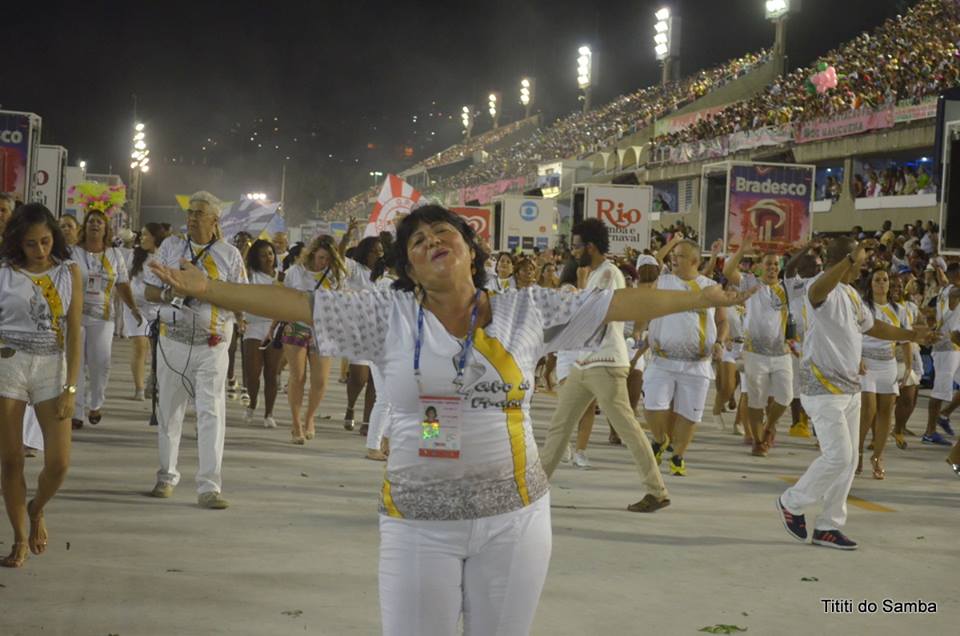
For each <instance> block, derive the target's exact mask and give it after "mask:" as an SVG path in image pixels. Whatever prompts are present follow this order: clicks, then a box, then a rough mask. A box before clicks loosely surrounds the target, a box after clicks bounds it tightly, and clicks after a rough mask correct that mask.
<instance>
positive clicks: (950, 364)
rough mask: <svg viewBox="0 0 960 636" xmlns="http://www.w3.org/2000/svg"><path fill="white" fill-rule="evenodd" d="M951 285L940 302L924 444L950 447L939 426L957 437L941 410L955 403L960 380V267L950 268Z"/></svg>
mask: <svg viewBox="0 0 960 636" xmlns="http://www.w3.org/2000/svg"><path fill="white" fill-rule="evenodd" d="M947 280H948V281H949V283H950V284H949V285H947V286H946V287H945V288H944V289H943V291H941V292H940V296H939V297H938V298H937V330H938V331H939V332H940V336H941V337H940V340H938V341H937V342H936V343H935V344H934V345H933V351H932V357H933V390H932V391H930V403H929V405H928V406H927V430H926V431H924V434H923V437H922V438H921V439H922V441H923V443H924V444H937V445H940V446H950V441H949V440H947V439H946V438H945V437H944V436H943V435H941V434H940V433H938V432H937V424H938V423H939V424H940V426H941V427H942V428H943V429H944V432H946V433H947V434H951V433H953V431H952V429H951V428H950V418H949V417H945V418H943V417H941V416H940V409H941V407H942V406H943V403H944V402H947V403H950V401H951V400H953V396H954V391H953V385H954V383H955V382H957V380H960V346H957V345H956V344H954V342H953V340H952V339H951V338H950V332H951V331H955V330H956V329H957V323H958V321H960V308H958V307H957V305H958V303H960V264H958V263H950V265H948V266H947Z"/></svg>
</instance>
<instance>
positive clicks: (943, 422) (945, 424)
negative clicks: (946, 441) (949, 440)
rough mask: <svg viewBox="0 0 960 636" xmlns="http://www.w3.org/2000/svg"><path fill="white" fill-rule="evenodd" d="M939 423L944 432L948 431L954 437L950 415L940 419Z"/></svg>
mask: <svg viewBox="0 0 960 636" xmlns="http://www.w3.org/2000/svg"><path fill="white" fill-rule="evenodd" d="M937 425H938V426H939V427H940V428H942V429H943V432H944V433H946V434H947V435H949V436H950V437H953V428H951V427H950V418H949V417H941V418H940V419H938V420H937Z"/></svg>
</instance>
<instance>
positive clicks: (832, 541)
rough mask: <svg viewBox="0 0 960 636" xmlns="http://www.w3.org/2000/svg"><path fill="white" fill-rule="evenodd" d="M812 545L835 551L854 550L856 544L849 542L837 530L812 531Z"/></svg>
mask: <svg viewBox="0 0 960 636" xmlns="http://www.w3.org/2000/svg"><path fill="white" fill-rule="evenodd" d="M813 545H822V546H824V547H825V548H836V549H837V550H856V549H857V542H856V541H851V540H850V539H848V538H847V536H846V535H845V534H843V533H842V532H840V531H839V530H814V531H813Z"/></svg>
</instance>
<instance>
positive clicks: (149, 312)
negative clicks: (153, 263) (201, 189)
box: [123, 223, 167, 400]
mask: <svg viewBox="0 0 960 636" xmlns="http://www.w3.org/2000/svg"><path fill="white" fill-rule="evenodd" d="M166 237H167V231H166V230H164V228H163V226H162V225H160V224H159V223H147V224H146V225H144V226H143V229H142V230H140V238H139V240H138V242H137V245H136V246H135V247H134V248H133V258H132V259H131V261H130V289H131V290H132V291H133V300H134V301H135V302H136V305H137V308H138V309H139V310H140V316H141V317H142V320H140V321H139V322H138V321H137V317H136V316H134V314H133V312H132V311H131V310H130V308H129V307H127V306H126V305H123V333H124V335H125V336H126V337H127V338H130V340H131V342H132V343H133V355H132V356H131V358H130V372H131V373H132V374H133V388H134V394H133V399H134V400H143V399H144V398H145V395H146V391H145V387H146V365H147V355H148V354H149V353H150V325H151V324H152V323H153V321H154V320H155V319H156V317H157V305H156V304H155V303H151V302H150V301H148V300H147V299H146V297H145V296H144V295H143V293H144V290H145V289H146V283H144V282H143V274H144V267H145V266H146V264H147V262H148V261H149V260H150V258H152V256H153V254H154V253H156V251H157V248H158V247H160V244H161V243H163V239H165V238H166Z"/></svg>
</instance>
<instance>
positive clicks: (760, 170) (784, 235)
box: [726, 163, 814, 254]
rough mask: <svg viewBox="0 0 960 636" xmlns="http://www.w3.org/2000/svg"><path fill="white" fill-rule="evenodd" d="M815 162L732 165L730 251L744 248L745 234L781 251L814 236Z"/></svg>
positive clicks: (761, 246)
mask: <svg viewBox="0 0 960 636" xmlns="http://www.w3.org/2000/svg"><path fill="white" fill-rule="evenodd" d="M813 173H814V166H799V165H797V166H791V165H783V164H769V163H768V164H763V163H755V164H750V165H742V164H734V165H733V166H731V168H730V173H729V175H730V177H729V183H728V184H727V189H728V193H729V199H728V201H729V204H728V207H727V224H726V225H727V236H726V243H727V244H726V249H727V253H728V254H729V253H733V252H735V251H736V250H738V249H740V245H742V244H743V239H744V237H745V236H751V237H753V240H754V244H755V245H756V246H757V248H758V249H760V250H771V251H776V252H779V253H783V252H786V251H787V249H788V248H789V247H790V246H791V245H792V244H793V243H797V242H799V241H808V240H810V233H811V231H812V229H813V219H812V216H811V210H810V207H811V204H812V201H813Z"/></svg>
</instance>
